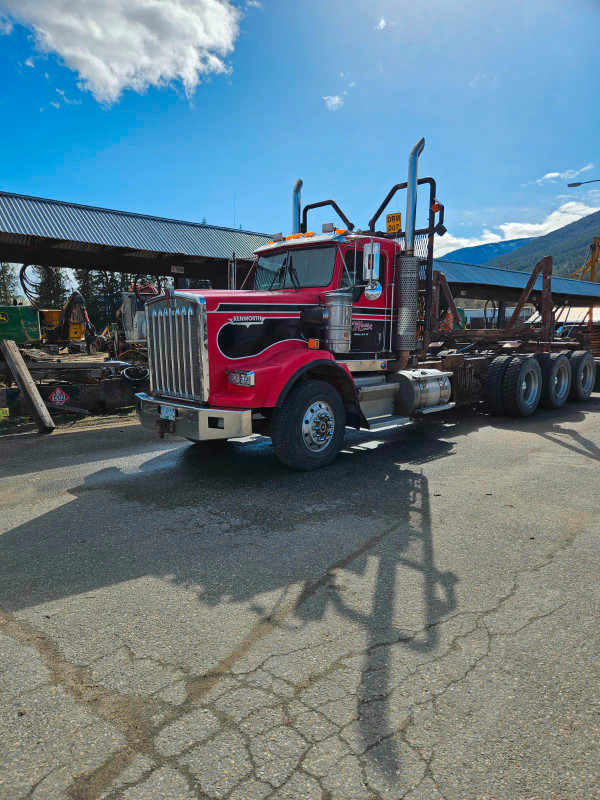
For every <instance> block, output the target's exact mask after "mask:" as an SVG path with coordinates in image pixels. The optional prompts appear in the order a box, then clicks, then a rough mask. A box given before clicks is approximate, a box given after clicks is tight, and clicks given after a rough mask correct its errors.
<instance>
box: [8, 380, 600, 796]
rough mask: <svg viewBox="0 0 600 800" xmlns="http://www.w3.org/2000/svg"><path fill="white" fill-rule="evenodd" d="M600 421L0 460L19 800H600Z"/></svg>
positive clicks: (140, 435) (104, 444)
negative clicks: (298, 456) (305, 443)
mask: <svg viewBox="0 0 600 800" xmlns="http://www.w3.org/2000/svg"><path fill="white" fill-rule="evenodd" d="M599 412H600V398H599V397H598V396H597V395H594V396H593V397H592V399H591V400H590V401H589V402H588V403H585V404H582V405H580V404H571V405H569V406H568V407H567V408H565V409H564V410H562V411H560V412H545V411H544V412H542V411H540V412H538V413H537V414H536V415H535V416H534V417H533V418H530V419H527V420H519V421H515V420H508V419H490V418H489V417H486V416H484V415H468V414H457V415H455V416H447V417H445V418H444V419H436V420H433V419H430V420H429V421H428V424H422V425H420V426H417V427H414V428H405V429H402V430H400V431H395V432H394V431H392V432H379V433H377V434H366V433H361V434H357V433H349V434H348V436H347V440H346V449H345V451H344V452H343V453H342V455H341V457H340V458H339V460H338V461H337V462H336V463H335V464H334V465H332V466H331V467H328V468H326V469H323V470H320V471H318V472H314V473H308V474H304V473H297V472H293V471H290V470H288V469H286V468H284V467H282V466H281V465H280V464H279V463H278V462H277V461H276V459H275V457H274V455H273V450H272V447H271V445H270V442H269V441H268V440H266V439H261V438H256V439H251V440H246V441H239V442H235V443H228V444H226V445H224V446H220V445H216V446H210V447H207V446H202V445H200V446H193V445H190V444H188V443H187V442H181V441H179V440H174V439H172V440H169V439H165V440H164V441H159V440H157V439H154V438H152V436H151V435H149V433H148V432H147V431H145V430H142V429H141V428H140V427H139V426H138V425H137V424H135V423H132V422H131V421H129V420H124V421H118V422H117V423H116V424H115V423H114V422H113V423H112V424H110V425H105V424H98V425H94V424H87V425H86V426H83V427H79V426H74V427H71V428H70V429H68V430H66V431H58V432H56V433H55V434H52V435H51V436H48V437H39V436H37V435H36V434H16V435H9V436H3V437H0V533H2V535H1V536H0V565H1V566H0V606H1V608H2V611H1V612H0V674H1V675H0V719H1V720H2V722H1V729H0V798H2V800H18V798H26V797H27V798H32V800H63V798H64V800H100V798H103V799H104V798H106V800H113V798H124V799H125V800H163V799H164V800H188V798H228V799H229V800H254V798H256V799H257V800H258V799H261V798H273V799H275V798H276V799H277V800H284V798H287V799H289V800H303V799H304V798H307V800H312V798H315V800H375V799H376V798H377V799H384V798H385V799H388V798H389V799H390V800H392V798H393V800H398V799H399V798H406V799H407V800H440V798H445V799H446V800H463V798H464V800H476V799H477V800H509V799H510V800H513V798H519V799H522V800H550V799H551V798H552V799H553V800H593V798H599V797H600V791H599V790H598V786H599V785H600V773H599V764H600V758H599V755H600V753H599V750H600V703H599V698H598V685H599V677H600V676H599V673H600V666H599V659H598V645H599V641H598V629H599V626H598V618H599V617H598V612H599V607H600V591H599V581H598V573H599V570H600V530H599V525H598V510H597V507H598V490H599V489H600V481H599V479H598V467H599V464H598V462H599V461H600V424H599V421H600V416H599Z"/></svg>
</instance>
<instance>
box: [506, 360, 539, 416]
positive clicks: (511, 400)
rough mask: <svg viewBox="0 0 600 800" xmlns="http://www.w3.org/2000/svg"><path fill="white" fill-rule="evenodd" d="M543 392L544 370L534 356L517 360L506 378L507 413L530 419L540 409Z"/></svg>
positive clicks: (510, 366) (509, 369)
mask: <svg viewBox="0 0 600 800" xmlns="http://www.w3.org/2000/svg"><path fill="white" fill-rule="evenodd" d="M541 392H542V370H541V368H540V365H539V364H538V362H537V359H535V358H534V357H533V356H524V357H520V358H515V359H513V361H511V363H510V364H509V365H508V368H507V370H506V375H505V376H504V387H503V395H502V396H503V400H504V408H505V409H506V413H507V414H510V415H511V416H513V417H528V416H530V414H533V412H534V411H535V410H536V408H537V407H538V403H539V402H540V395H541Z"/></svg>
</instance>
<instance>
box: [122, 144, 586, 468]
mask: <svg viewBox="0 0 600 800" xmlns="http://www.w3.org/2000/svg"><path fill="white" fill-rule="evenodd" d="M423 147H424V140H421V141H420V142H419V143H418V144H417V145H415V147H414V148H413V149H412V151H411V154H410V157H409V172H408V181H407V182H406V183H402V184H397V185H396V186H394V187H392V189H391V190H390V192H389V193H388V195H387V197H386V198H385V199H384V201H383V202H382V204H381V205H380V207H379V209H378V210H377V212H376V213H375V215H374V217H373V218H372V219H371V220H370V222H369V227H368V229H366V230H355V229H354V226H353V225H352V223H351V222H350V221H349V220H348V219H347V218H346V216H345V215H344V214H343V212H342V211H341V209H340V208H339V207H338V206H337V204H336V203H335V202H334V201H332V200H326V201H322V202H320V203H313V204H310V205H307V206H306V207H305V208H304V209H303V210H302V211H301V206H300V190H301V187H302V182H301V181H298V182H297V183H296V185H295V187H294V193H293V233H292V234H291V235H289V236H285V237H284V236H282V235H280V234H279V235H276V236H275V237H274V238H273V241H271V242H269V243H268V244H266V245H265V246H263V247H260V248H258V249H257V250H256V253H255V261H254V264H253V267H252V269H251V271H250V273H249V275H248V278H247V283H249V284H250V286H252V288H247V289H246V288H244V287H243V288H242V289H239V290H237V289H236V290H222V291H221V290H214V291H213V290H208V291H206V290H197V291H194V290H185V291H167V292H165V294H164V296H160V297H157V298H155V299H150V301H149V302H148V303H147V307H146V311H147V315H148V347H149V367H150V388H149V391H148V392H147V393H140V394H137V395H136V406H137V411H138V413H139V415H140V418H141V421H142V424H143V425H145V426H147V427H150V428H152V429H154V430H155V431H158V433H159V434H160V435H161V436H164V434H165V433H168V434H174V435H176V436H181V437H184V438H186V439H189V440H191V441H194V442H207V441H214V440H216V439H222V440H226V439H231V438H238V437H243V436H248V435H250V434H251V433H261V434H264V435H268V436H270V437H271V438H272V440H273V444H274V448H275V453H276V455H277V456H278V457H279V459H280V460H281V461H283V462H284V463H285V464H287V465H288V466H291V467H294V468H297V469H305V470H308V469H314V468H316V467H321V466H324V465H326V464H329V463H330V462H331V461H333V460H334V459H335V457H336V456H337V454H338V453H339V451H340V449H341V447H342V443H343V438H344V432H345V428H346V427H352V428H356V429H361V428H362V429H367V430H377V429H382V428H392V427H394V426H402V425H405V424H407V423H408V422H409V421H410V420H411V419H414V418H415V417H417V416H423V415H428V414H432V413H435V412H439V411H445V410H447V409H450V408H452V407H453V406H455V405H464V404H469V403H473V402H476V401H479V400H482V401H485V402H486V404H487V407H488V409H489V410H490V411H492V412H496V413H510V414H513V415H516V416H526V415H529V414H531V413H533V412H534V411H535V409H536V408H537V406H538V404H539V403H540V402H542V404H543V405H546V406H548V407H553V408H558V407H560V406H561V405H563V404H564V402H565V401H566V400H567V398H569V397H570V398H571V399H576V400H584V399H586V398H587V397H589V395H590V393H591V391H592V389H593V386H594V379H595V362H594V359H593V357H592V355H591V353H590V352H589V351H588V350H585V349H577V348H578V347H579V348H580V347H581V342H576V341H570V342H568V343H564V342H560V343H556V342H554V341H553V331H552V330H550V327H551V309H550V315H549V312H548V302H549V301H548V295H549V292H550V279H551V278H550V275H551V260H549V259H546V260H545V261H546V262H548V261H549V266H548V264H547V263H542V262H540V265H538V268H539V269H538V272H540V273H542V274H543V279H544V287H545V288H547V291H546V292H545V294H543V295H542V304H541V306H542V307H541V311H542V325H541V327H540V328H539V330H537V331H534V330H532V329H531V328H527V329H522V328H523V326H521V328H515V325H514V324H513V323H512V321H511V325H509V328H507V329H506V330H504V331H493V332H492V331H479V332H471V331H453V330H448V327H449V326H447V325H443V324H442V323H441V320H443V319H445V317H446V315H447V313H448V311H450V313H453V314H455V313H456V306H455V304H454V300H453V298H452V296H451V294H450V292H449V289H448V286H447V283H446V282H445V280H444V277H443V275H440V273H437V272H436V271H434V270H433V240H434V236H435V234H436V233H437V234H438V235H443V234H444V233H445V228H444V226H443V215H444V208H443V205H442V204H441V203H440V202H439V201H438V200H437V198H436V185H435V181H434V180H433V179H432V178H422V179H419V178H418V175H417V168H418V159H419V155H420V153H421V152H422V150H423ZM420 185H421V186H426V187H428V189H429V210H428V225H427V227H426V228H422V229H416V224H415V219H416V206H417V189H418V186H420ZM403 189H406V191H407V212H406V219H405V229H404V230H391V231H388V230H386V231H378V230H377V229H376V228H377V222H378V219H379V218H380V216H381V214H382V213H383V211H384V210H385V208H386V207H387V205H388V204H389V202H390V200H391V199H392V197H393V196H394V195H395V194H396V192H398V191H400V190H403ZM327 205H329V206H332V207H333V209H334V210H335V211H336V213H337V214H338V215H339V216H340V218H341V219H342V220H343V222H344V227H338V228H335V227H334V226H333V225H332V224H328V225H324V226H323V231H322V233H316V232H314V231H310V230H308V213H309V211H311V210H312V209H314V208H317V207H321V206H327ZM396 216H399V215H396ZM389 227H392V228H394V227H395V228H398V227H399V225H398V224H397V223H396V224H395V225H394V220H393V219H392V220H391V224H390V226H389ZM532 286H533V282H532ZM530 290H531V287H530ZM524 299H527V298H526V297H525V295H524ZM523 302H524V300H523ZM521 305H522V304H521ZM516 316H518V315H516ZM516 316H515V318H516ZM475 334H476V335H475ZM509 337H512V340H513V345H512V348H511V349H510V351H509V352H508V353H507V351H506V349H505V348H506V345H505V344H502V342H503V340H506V339H507V338H509ZM465 341H466V345H465Z"/></svg>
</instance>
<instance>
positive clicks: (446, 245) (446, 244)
mask: <svg viewBox="0 0 600 800" xmlns="http://www.w3.org/2000/svg"><path fill="white" fill-rule="evenodd" d="M501 241H502V236H500V234H498V233H492V232H491V231H488V230H484V231H483V233H482V234H481V236H474V237H472V238H468V237H466V236H452V234H451V233H447V234H446V235H445V236H444V237H443V238H439V237H438V238H437V239H436V240H435V255H436V256H437V257H438V258H440V257H441V256H443V255H445V254H446V253H451V252H452V251H453V250H460V249H461V248H462V247H476V246H477V245H478V244H490V243H491V242H501Z"/></svg>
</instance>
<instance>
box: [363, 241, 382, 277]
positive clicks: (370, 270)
mask: <svg viewBox="0 0 600 800" xmlns="http://www.w3.org/2000/svg"><path fill="white" fill-rule="evenodd" d="M379 254H380V245H379V242H370V243H369V244H366V245H365V246H364V248H363V279H364V280H365V281H367V282H368V283H375V282H376V281H378V280H379Z"/></svg>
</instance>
